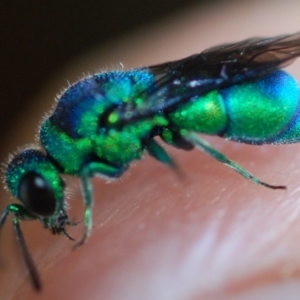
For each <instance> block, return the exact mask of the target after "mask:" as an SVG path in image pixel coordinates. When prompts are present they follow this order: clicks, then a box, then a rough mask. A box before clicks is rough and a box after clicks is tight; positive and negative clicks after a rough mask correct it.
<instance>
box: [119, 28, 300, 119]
mask: <svg viewBox="0 0 300 300" xmlns="http://www.w3.org/2000/svg"><path fill="white" fill-rule="evenodd" d="M298 56H300V32H299V33H296V34H292V35H282V36H277V37H273V38H251V39H247V40H244V41H241V42H238V43H234V44H225V45H220V46H216V47H212V48H209V49H207V50H205V51H203V52H201V53H200V54H196V55H192V56H189V57H187V58H184V59H181V60H177V61H173V62H167V63H163V64H158V65H154V66H151V67H149V71H150V72H152V73H153V74H154V75H155V77H156V82H155V83H154V84H153V86H151V87H150V88H149V90H146V91H143V92H142V93H141V95H140V96H141V97H145V98H146V99H147V100H146V101H144V103H142V104H141V105H139V106H137V105H136V104H135V102H134V101H130V102H129V103H128V104H126V105H125V106H123V107H121V108H118V109H117V112H118V114H119V116H120V123H121V124H126V123H129V122H132V121H134V120H139V119H141V118H148V117H151V116H153V115H155V114H156V113H158V112H159V111H167V110H171V109H173V108H174V107H176V106H177V105H180V104H182V103H186V102H187V101H189V100H190V99H192V98H193V97H195V96H201V95H204V94H206V93H208V92H210V91H212V90H215V89H222V88H226V87H229V86H232V85H235V84H239V83H242V82H245V81H248V80H253V79H257V78H260V77H262V76H265V75H267V74H270V73H271V72H273V71H275V70H277V69H279V68H283V67H285V66H287V65H289V64H291V63H292V62H293V61H294V60H295V59H296V58H297V57H298ZM145 69H146V68H145Z"/></svg>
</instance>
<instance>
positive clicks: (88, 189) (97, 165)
mask: <svg viewBox="0 0 300 300" xmlns="http://www.w3.org/2000/svg"><path fill="white" fill-rule="evenodd" d="M126 169H127V166H125V167H122V168H116V167H112V166H110V165H107V164H104V163H101V162H92V163H89V164H88V165H86V166H85V167H84V168H83V169H82V171H81V172H80V180H81V189H82V196H83V202H84V207H85V210H84V233H83V236H82V238H81V240H80V241H79V242H78V243H76V244H75V246H74V248H77V247H78V246H81V245H83V244H84V243H85V241H86V240H87V238H88V237H89V235H90V231H91V229H92V225H93V216H92V212H93V204H94V197H93V186H92V183H91V177H93V176H94V175H95V174H99V175H103V176H104V177H119V176H120V175H121V174H122V173H123V172H124V171H125V170H126Z"/></svg>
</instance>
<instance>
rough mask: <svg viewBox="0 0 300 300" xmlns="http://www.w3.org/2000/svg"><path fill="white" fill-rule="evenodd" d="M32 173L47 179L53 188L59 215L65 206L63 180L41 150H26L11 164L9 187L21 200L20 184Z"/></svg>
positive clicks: (6, 176) (7, 181)
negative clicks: (26, 175) (23, 178)
mask: <svg viewBox="0 0 300 300" xmlns="http://www.w3.org/2000/svg"><path fill="white" fill-rule="evenodd" d="M30 171H34V172H36V173H37V174H39V175H40V176H42V177H43V178H45V179H46V181H47V182H48V184H49V185H50V186H51V188H52V190H53V192H54V195H55V199H56V209H55V211H56V212H57V213H58V212H59V211H60V210H62V209H63V205H64V191H63V188H64V187H63V184H62V180H61V178H60V174H59V171H58V170H57V169H56V167H55V166H54V165H53V164H52V163H51V162H50V161H49V160H48V159H47V158H46V156H45V155H44V154H43V153H41V152H40V151H39V150H36V149H26V150H24V151H23V152H21V153H19V154H18V155H16V156H15V157H14V158H13V159H12V160H11V161H10V162H9V164H8V167H7V169H6V174H5V181H6V184H7V187H8V188H9V190H10V191H11V192H12V194H13V195H14V196H15V197H16V198H19V183H20V181H21V179H22V177H23V176H24V175H25V174H27V173H28V172H30ZM41 201H43V199H41Z"/></svg>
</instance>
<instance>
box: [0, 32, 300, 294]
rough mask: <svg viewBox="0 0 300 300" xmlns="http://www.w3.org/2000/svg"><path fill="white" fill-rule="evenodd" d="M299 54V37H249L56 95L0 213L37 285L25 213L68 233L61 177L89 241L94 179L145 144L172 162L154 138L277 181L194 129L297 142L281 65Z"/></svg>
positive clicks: (298, 123)
mask: <svg viewBox="0 0 300 300" xmlns="http://www.w3.org/2000/svg"><path fill="white" fill-rule="evenodd" d="M298 56H300V34H299V33H298V34H295V35H286V36H279V37H274V38H270V39H258V38H256V39H249V40H245V41H242V42H239V43H235V44H228V45H221V46H218V47H214V48H211V49H208V50H206V51H204V52H202V53H200V54H197V55H193V56H191V57H188V58H185V59H182V60H178V61H174V62H169V63H164V64H160V65H156V66H150V67H147V68H138V69H133V70H131V71H112V72H106V73H100V74H95V75H93V76H89V77H87V78H84V79H82V80H80V81H78V82H77V83H75V84H74V85H72V86H71V87H69V88H68V89H67V90H66V91H65V92H64V93H63V94H62V95H61V96H60V98H59V101H58V103H57V106H56V108H55V110H54V111H53V112H52V114H51V115H50V116H49V117H48V118H47V119H46V120H44V122H43V124H42V126H41V128H40V142H41V145H42V147H43V149H44V150H37V149H25V150H24V151H22V152H20V153H18V154H17V155H16V156H14V157H13V158H12V159H11V160H10V162H9V163H8V165H7V168H6V174H5V181H6V185H7V188H8V190H10V191H11V193H12V194H13V195H14V197H16V198H17V199H19V200H20V201H21V204H10V205H9V206H8V207H7V208H6V209H5V210H4V212H3V213H2V215H1V216H0V227H2V226H3V224H4V222H5V220H6V219H7V216H8V215H9V214H12V215H13V224H14V228H15V232H16V236H17V239H18V241H19V244H20V248H21V251H22V254H23V257H24V261H25V263H26V265H27V268H28V269H29V273H30V277H31V279H32V283H33V286H34V287H35V289H39V288H40V286H41V285H40V281H39V277H38V275H37V272H36V269H35V267H34V265H33V262H32V260H31V258H30V256H29V252H28V250H27V246H26V244H25V241H24V238H23V234H22V232H21V228H20V224H19V223H20V222H19V221H20V220H39V221H40V222H41V223H42V224H43V225H44V227H45V228H48V229H49V230H50V231H51V232H52V233H54V234H56V233H60V234H64V235H66V236H67V237H68V238H70V239H72V238H71V237H70V236H69V235H68V233H67V232H66V226H67V225H76V223H72V222H70V221H69V219H68V214H67V210H66V205H65V202H64V182H63V180H62V178H61V174H70V175H73V176H78V177H79V178H80V180H81V186H82V196H83V201H84V206H85V213H84V227H85V228H84V234H83V237H82V239H81V240H80V241H79V242H78V243H77V244H76V246H78V245H81V244H83V243H84V242H85V241H86V239H87V237H88V236H89V233H90V230H91V228H92V210H93V202H94V201H93V192H92V184H91V180H90V179H91V177H93V176H95V175H100V176H102V177H107V178H117V177H119V176H121V175H122V174H123V172H125V171H126V170H127V168H128V167H129V165H130V163H131V162H132V161H134V160H137V159H140V158H142V156H143V154H144V152H145V151H147V152H148V153H149V154H150V155H151V156H152V157H154V158H155V159H157V160H158V161H160V162H162V163H164V164H166V165H168V166H170V167H172V168H173V169H176V167H177V166H176V163H175V162H174V160H173V159H172V158H171V157H170V156H169V155H168V153H167V152H166V151H165V150H164V149H163V147H162V146H160V144H159V143H158V142H157V140H156V139H154V138H155V137H160V138H161V139H162V140H163V141H165V142H166V143H168V144H170V145H172V146H174V147H177V148H180V149H183V150H191V149H193V148H194V147H197V148H199V149H201V150H202V151H204V152H205V153H207V154H208V155H210V156H212V157H213V158H215V159H216V160H218V161H219V162H221V163H223V164H226V165H228V166H229V167H231V168H233V169H234V170H235V171H236V172H238V173H239V174H241V175H242V176H244V177H245V178H247V179H250V180H252V181H253V182H255V183H258V184H260V185H263V186H266V187H269V188H272V189H282V188H285V187H284V186H281V185H276V186H275V185H270V184H268V183H265V182H263V181H261V180H259V179H258V178H256V177H254V176H253V175H251V174H250V173H249V172H248V171H247V170H245V169H243V168H242V167H241V166H239V165H238V164H237V163H235V162H233V161H231V160H230V159H228V158H227V157H226V156H225V155H224V154H222V153H221V152H219V151H218V150H216V149H214V148H213V147H212V146H211V145H209V144H208V143H207V142H206V141H204V140H202V139H201V138H200V137H199V136H198V135H197V133H204V134H209V135H219V136H221V137H224V138H226V139H230V140H234V141H237V142H243V143H250V144H256V145H260V144H266V143H273V144H279V143H294V142H299V141H300V108H299V99H300V97H299V96H300V92H299V86H298V83H297V82H296V80H295V79H294V78H293V77H291V76H290V75H288V74H287V73H285V72H284V71H281V70H279V69H280V68H281V67H283V66H286V65H288V64H289V63H291V62H292V61H293V60H294V59H295V58H297V57H298Z"/></svg>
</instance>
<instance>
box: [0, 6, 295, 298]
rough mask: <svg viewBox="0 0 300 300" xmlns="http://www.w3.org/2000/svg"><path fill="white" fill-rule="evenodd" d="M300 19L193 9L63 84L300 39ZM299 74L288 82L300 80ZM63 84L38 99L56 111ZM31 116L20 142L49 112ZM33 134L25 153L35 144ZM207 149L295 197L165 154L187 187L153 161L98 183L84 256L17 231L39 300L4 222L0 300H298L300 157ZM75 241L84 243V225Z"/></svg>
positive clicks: (210, 163)
mask: <svg viewBox="0 0 300 300" xmlns="http://www.w3.org/2000/svg"><path fill="white" fill-rule="evenodd" d="M299 9H300V4H297V3H295V2H293V1H291V2H290V3H289V2H284V4H283V2H282V4H280V3H277V2H276V3H273V2H272V3H271V2H267V1H266V2H265V1H257V3H256V2H253V3H252V4H248V5H246V2H245V3H239V4H237V3H230V2H228V3H226V4H224V5H221V4H220V5H216V6H215V7H208V8H207V10H205V8H204V9H203V8H202V10H200V8H199V9H196V8H192V9H191V10H189V11H186V12H182V13H181V14H180V15H176V16H174V19H173V20H166V21H162V23H161V24H156V25H155V26H157V27H155V26H154V27H152V28H150V29H145V30H143V32H142V35H141V36H140V37H138V36H137V34H133V35H131V37H128V38H124V39H123V40H122V41H121V42H116V43H115V44H112V45H108V47H107V50H106V49H105V47H104V49H102V50H103V53H102V54H101V56H100V57H99V49H97V50H96V51H95V53H96V52H97V54H98V56H97V57H95V56H93V55H90V54H93V52H92V53H90V54H87V55H85V57H89V59H90V61H88V62H87V61H83V60H80V61H79V62H76V63H74V65H75V66H76V67H77V68H78V69H76V71H74V68H72V67H70V68H69V69H70V71H69V72H70V73H68V76H66V77H67V78H70V81H71V79H72V78H75V79H76V78H78V76H79V75H78V74H82V72H83V70H90V71H91V72H92V71H93V70H95V66H101V65H102V66H107V64H109V63H111V62H118V61H120V60H121V61H122V62H126V68H127V67H131V66H139V65H147V64H153V63H158V62H163V61H167V60H172V59H176V58H182V57H184V56H187V55H189V54H193V53H196V52H199V51H201V50H203V49H205V48H207V47H209V46H214V45H216V44H219V43H222V42H233V41H238V40H241V39H244V38H248V37H251V36H259V35H261V36H273V35H277V34H282V33H293V32H296V31H298V30H299V29H300V22H299V18H298V17H297V16H298V12H299V11H300V10H299ZM266 11H267V12H268V14H265V13H264V12H266ZM200 20H201V22H200ZM254 20H255V22H254ZM225 24H226V26H225ZM216 25H217V26H216ZM220 25H221V26H220ZM249 26H251V28H249ZM196 33H197V35H196ZM208 33H209V34H208ZM195 39H196V40H195ZM134 40H137V42H136V44H133V41H134ZM178 41H179V42H180V43H178ZM124 44H125V45H126V46H127V47H126V46H124ZM120 45H122V46H120ZM178 45H182V46H181V47H178ZM151 47H152V48H151ZM170 49H174V50H172V51H171V52H172V53H171V55H170ZM122 57H124V59H123V58H122ZM147 57H148V60H146V61H145V58H147ZM295 66H296V67H293V70H292V73H293V74H294V75H295V76H296V78H298V79H300V71H299V67H298V71H297V64H296V65H295ZM298 66H299V64H298ZM63 72H67V71H63ZM72 73H75V75H70V74H72ZM65 74H67V73H64V74H63V75H62V74H59V75H58V76H57V77H58V79H57V81H55V84H54V86H53V87H51V88H49V89H47V90H45V91H44V93H41V95H39V98H40V99H45V98H46V99H51V97H53V95H55V93H56V92H57V91H58V90H59V89H60V88H61V86H62V80H61V78H65V77H64V75H65ZM72 76H74V77H72ZM49 101H50V102H48V105H51V104H49V103H51V100H49ZM41 102H42V101H41ZM35 109H36V110H39V109H40V111H38V112H32V120H33V121H32V123H31V122H29V120H28V116H27V117H26V120H24V121H23V124H16V129H15V130H16V131H15V132H19V129H18V128H23V127H22V126H24V130H25V129H26V130H28V131H30V129H27V128H28V127H29V128H34V126H36V125H31V124H37V123H38V122H37V121H36V120H39V119H40V116H41V115H43V112H45V111H47V109H49V106H48V108H45V107H43V108H42V107H39V104H37V106H36V107H35ZM27 124H29V125H28V126H27ZM30 126H32V127H30ZM15 132H12V133H11V136H13V137H14V138H15V139H16V140H15V141H12V142H11V145H14V148H15V145H19V146H20V145H22V141H23V140H22V138H24V132H22V133H23V135H22V138H21V137H20V132H19V136H17V134H14V133H15ZM32 132H33V131H31V132H30V133H29V136H28V140H25V139H24V141H25V142H29V141H32V136H33V134H32ZM207 140H208V141H209V142H211V143H212V144H213V145H214V147H216V148H217V149H219V150H221V151H223V152H224V153H225V154H226V155H227V156H228V157H230V158H231V159H234V160H235V161H237V162H239V163H240V164H241V165H242V166H243V167H245V168H246V169H248V170H249V171H250V172H251V173H252V174H254V175H256V176H257V177H259V178H260V179H262V180H264V181H266V182H268V183H271V184H284V185H287V186H288V189H287V190H285V191H281V190H277V191H274V190H269V189H267V188H264V187H261V186H258V185H256V184H254V183H252V182H250V181H247V180H245V179H244V178H242V177H241V176H240V175H238V174H236V173H235V172H234V171H232V170H231V169H229V168H228V167H225V166H223V165H221V164H220V163H218V162H216V161H214V160H213V159H211V158H209V157H208V156H207V155H205V154H203V153H201V152H200V151H198V150H194V151H192V152H184V151H179V150H174V149H171V147H167V150H169V151H170V154H171V155H172V157H174V158H175V160H176V162H177V163H178V165H179V166H180V167H181V169H182V171H183V173H184V176H183V177H182V176H181V177H180V176H178V174H176V173H175V172H173V171H172V170H170V169H168V168H167V167H165V166H163V165H161V164H160V163H158V162H156V161H154V160H153V159H152V158H151V157H149V156H146V157H145V159H144V160H142V161H139V162H136V163H134V166H133V167H132V168H130V170H129V171H128V172H127V173H126V174H125V175H124V176H123V177H122V179H120V180H118V181H115V182H111V183H109V184H107V183H106V182H105V181H104V180H101V179H99V178H96V179H94V180H93V184H94V194H95V206H94V228H93V230H92V234H91V237H90V239H89V240H88V242H87V244H86V245H84V246H83V247H81V248H79V249H77V250H76V251H72V245H73V243H72V242H71V241H68V240H67V239H66V238H64V237H63V236H52V235H51V234H50V232H47V231H45V230H44V229H43V228H42V226H41V225H40V224H38V222H23V223H22V225H23V226H22V228H24V235H25V238H26V241H27V243H28V246H29V248H30V252H31V255H32V258H33V259H34V261H35V263H36V266H37V268H38V270H39V273H40V276H41V279H42V283H43V291H42V292H41V293H39V294H36V293H35V292H34V291H33V290H32V288H31V285H30V282H29V279H28V277H26V270H25V267H24V264H23V263H22V258H21V256H20V253H19V250H18V248H17V246H16V243H15V238H14V236H13V234H12V230H11V228H10V227H11V221H10V219H9V220H8V222H7V224H6V225H5V228H4V230H3V234H2V235H1V251H0V255H1V261H0V263H1V264H0V267H1V269H0V290H1V294H2V297H3V298H2V297H1V299H76V300H77V299H126V300H127V299H167V300H168V299H173V300H174V299H266V298H270V299H298V297H299V292H300V285H299V283H300V250H299V242H298V241H299V240H300V221H299V211H300V200H299V199H300V194H299V176H298V174H299V165H300V155H299V145H297V144H295V145H286V146H270V145H269V146H250V145H242V144H238V143H233V142H227V141H224V140H222V139H220V138H216V137H209V138H207ZM11 147H12V146H11ZM14 148H11V149H9V151H11V150H12V149H14ZM7 153H8V152H7ZM68 186H69V188H70V190H71V191H70V193H71V194H70V196H69V203H70V205H71V210H70V219H71V220H81V218H82V215H83V210H82V205H81V203H82V199H81V194H80V189H79V186H78V181H76V180H72V179H68ZM2 198H5V199H7V198H8V196H7V194H5V193H3V194H1V199H2ZM3 206H4V205H3ZM8 228H9V229H8ZM69 233H70V234H71V235H72V236H74V237H75V238H77V239H78V238H79V237H80V235H81V234H82V224H79V225H78V226H76V227H73V228H70V230H69Z"/></svg>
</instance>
